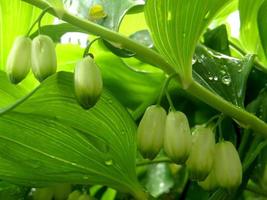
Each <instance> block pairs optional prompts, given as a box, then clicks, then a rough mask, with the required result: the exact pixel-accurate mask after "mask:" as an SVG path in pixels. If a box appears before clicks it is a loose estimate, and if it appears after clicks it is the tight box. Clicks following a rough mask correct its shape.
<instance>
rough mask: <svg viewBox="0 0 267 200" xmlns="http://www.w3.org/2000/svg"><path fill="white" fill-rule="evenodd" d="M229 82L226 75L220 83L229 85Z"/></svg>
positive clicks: (229, 79) (229, 78)
mask: <svg viewBox="0 0 267 200" xmlns="http://www.w3.org/2000/svg"><path fill="white" fill-rule="evenodd" d="M231 81H232V80H231V77H230V76H228V75H225V76H223V77H222V83H223V84H225V85H230V83H231Z"/></svg>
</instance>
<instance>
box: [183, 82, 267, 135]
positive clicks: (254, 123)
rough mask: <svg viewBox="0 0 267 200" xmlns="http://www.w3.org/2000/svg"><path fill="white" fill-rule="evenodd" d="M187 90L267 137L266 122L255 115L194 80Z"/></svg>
mask: <svg viewBox="0 0 267 200" xmlns="http://www.w3.org/2000/svg"><path fill="white" fill-rule="evenodd" d="M187 92H188V93H189V94H191V95H193V96H195V97H197V98H198V99H200V100H202V101H203V102H205V103H207V104H208V105H210V106H211V107H213V108H216V109H217V110H219V111H221V112H222V113H224V114H226V115H229V116H231V117H233V118H234V119H236V120H237V121H238V122H240V123H242V124H245V125H246V126H247V128H251V129H253V130H254V131H255V132H256V133H258V134H259V135H261V136H264V137H265V138H267V124H266V123H265V122H263V121H262V120H260V119H259V118H257V117H256V116H255V115H253V114H251V113H249V112H247V111H245V110H243V109H242V108H240V107H238V106H235V105H233V104H232V103H230V102H228V101H226V100H224V99H223V98H221V97H220V96H218V95H216V94H213V93H212V92H211V91H209V90H208V89H206V88H204V87H203V86H202V85H200V84H199V83H197V82H195V81H194V82H193V83H192V84H191V85H190V86H189V87H188V89H187Z"/></svg>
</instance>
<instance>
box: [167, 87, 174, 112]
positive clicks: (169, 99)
mask: <svg viewBox="0 0 267 200" xmlns="http://www.w3.org/2000/svg"><path fill="white" fill-rule="evenodd" d="M165 93H166V97H167V99H168V102H169V105H170V108H171V110H172V111H175V107H174V104H173V102H172V98H171V96H170V94H169V92H168V91H167V90H166V92H165Z"/></svg>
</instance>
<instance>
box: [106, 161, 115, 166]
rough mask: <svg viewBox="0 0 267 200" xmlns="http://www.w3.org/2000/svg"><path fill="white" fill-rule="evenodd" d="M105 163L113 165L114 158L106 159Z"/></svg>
mask: <svg viewBox="0 0 267 200" xmlns="http://www.w3.org/2000/svg"><path fill="white" fill-rule="evenodd" d="M105 165H107V166H110V165H113V160H106V161H105Z"/></svg>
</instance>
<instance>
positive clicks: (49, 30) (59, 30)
mask: <svg viewBox="0 0 267 200" xmlns="http://www.w3.org/2000/svg"><path fill="white" fill-rule="evenodd" d="M67 32H81V33H87V32H86V31H84V30H83V29H80V28H78V27H76V26H73V25H72V24H69V23H62V24H54V25H45V26H42V27H41V33H42V34H44V35H47V36H49V37H50V38H51V39H52V40H53V41H54V42H56V43H59V42H60V38H61V37H62V36H63V35H64V34H65V33H67ZM38 34H39V33H38V31H36V32H34V33H33V34H31V36H30V37H31V38H32V39H33V38H34V37H36V36H37V35H38Z"/></svg>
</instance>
